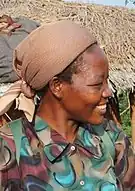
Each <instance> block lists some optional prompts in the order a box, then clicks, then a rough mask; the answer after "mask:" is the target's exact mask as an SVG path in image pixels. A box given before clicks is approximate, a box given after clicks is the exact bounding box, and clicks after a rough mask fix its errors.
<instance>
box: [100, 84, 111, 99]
mask: <svg viewBox="0 0 135 191" xmlns="http://www.w3.org/2000/svg"><path fill="white" fill-rule="evenodd" d="M102 96H103V97H104V98H109V97H111V96H112V90H111V88H110V87H109V85H108V83H106V85H105V88H104V90H103V93H102Z"/></svg>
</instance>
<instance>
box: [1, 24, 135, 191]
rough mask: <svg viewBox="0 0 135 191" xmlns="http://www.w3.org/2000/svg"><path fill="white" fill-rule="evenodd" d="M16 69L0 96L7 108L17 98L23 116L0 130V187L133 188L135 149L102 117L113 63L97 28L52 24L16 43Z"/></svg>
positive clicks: (88, 190)
mask: <svg viewBox="0 0 135 191" xmlns="http://www.w3.org/2000/svg"><path fill="white" fill-rule="evenodd" d="M14 68H15V70H16V72H17V74H18V76H19V77H20V79H21V81H19V82H17V83H15V85H14V86H13V87H11V89H10V90H9V92H7V94H6V95H5V97H3V98H2V99H1V100H0V105H1V114H2V113H4V112H6V111H7V110H8V109H9V108H10V106H11V105H12V102H13V101H14V100H15V98H16V102H17V105H18V108H19V109H21V110H23V111H24V113H25V116H24V117H23V118H22V119H18V120H15V121H13V122H11V123H9V124H8V126H5V127H2V128H1V129H0V130H1V147H0V148H1V153H0V154H1V156H0V157H1V160H0V167H1V170H0V180H1V184H0V190H1V191H3V190H16V191H17V190H25V191H28V190H29V191H31V190H32V191H45V190H46V191H52V190H53V191H63V190H64V191H66V190H76V191H79V190H85V191H91V190H92V191H98V190H99V191H102V190H103V191H109V190H111V191H113V190H115V191H116V190H117V191H118V190H123V188H122V187H123V185H126V186H128V184H130V185H129V186H130V187H131V186H132V185H133V182H132V175H133V173H134V169H132V168H133V167H134V157H133V154H132V149H131V146H130V144H129V141H128V139H127V137H126V136H125V135H124V134H123V132H121V130H120V129H118V128H117V127H116V126H115V124H113V122H112V121H109V122H108V121H106V120H105V119H104V114H105V113H106V104H107V100H108V98H109V97H110V96H111V91H110V89H109V87H108V82H107V80H108V61H107V58H106V56H105V54H104V53H103V51H102V50H101V49H100V47H99V45H98V43H97V41H96V39H95V38H94V37H93V36H92V34H90V33H89V31H88V30H87V29H85V28H83V27H81V26H80V25H78V24H75V23H73V22H71V21H59V22H56V23H51V24H46V25H44V26H42V27H40V28H39V29H37V30H35V31H34V32H33V33H32V34H30V35H29V36H28V37H27V38H26V39H25V40H24V41H23V42H22V43H21V44H20V45H19V46H18V47H17V48H16V50H15V53H14ZM35 95H38V97H40V103H39V105H37V106H36V109H35V106H34V102H33V99H34V97H35ZM5 99H6V102H5ZM128 154H129V155H128ZM129 161H130V163H128V162H129Z"/></svg>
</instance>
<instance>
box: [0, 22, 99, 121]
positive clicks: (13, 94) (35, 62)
mask: <svg viewBox="0 0 135 191" xmlns="http://www.w3.org/2000/svg"><path fill="white" fill-rule="evenodd" d="M94 43H96V39H95V37H93V35H92V34H91V33H90V32H89V31H88V29H86V28H84V27H82V26H80V25H79V24H76V23H74V22H72V21H68V20H65V21H57V22H55V23H49V24H45V25H43V26H41V27H39V28H37V29H36V30H34V31H33V32H32V33H31V34H30V35H28V36H27V37H26V38H25V39H24V40H23V41H22V42H21V43H20V44H19V45H18V46H17V48H16V49H15V50H14V56H13V58H14V59H13V67H14V69H15V71H16V72H17V74H18V76H19V77H20V81H18V82H16V83H14V84H13V86H11V87H10V89H9V90H8V92H6V94H5V95H4V96H3V97H1V98H0V115H2V114H4V112H7V111H8V109H9V108H10V107H11V105H12V103H13V101H14V100H16V103H17V108H18V109H20V110H23V111H24V113H25V115H26V117H27V118H28V120H29V121H31V120H32V118H33V114H34V109H35V106H34V95H35V91H37V90H40V89H42V88H43V87H45V86H46V85H47V84H48V82H49V81H50V79H51V78H52V77H54V76H55V75H57V74H59V73H61V72H62V71H63V70H64V69H65V68H66V67H67V66H69V65H70V64H71V63H72V62H73V61H74V60H75V59H76V58H77V56H79V55H80V54H81V53H82V52H83V51H84V50H85V49H86V48H88V47H89V46H91V45H92V44H94Z"/></svg>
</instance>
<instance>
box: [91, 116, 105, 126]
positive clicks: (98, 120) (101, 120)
mask: <svg viewBox="0 0 135 191" xmlns="http://www.w3.org/2000/svg"><path fill="white" fill-rule="evenodd" d="M104 119H105V118H104V116H103V117H99V118H97V119H95V120H89V121H88V123H90V124H91V125H101V124H102V123H103V122H104Z"/></svg>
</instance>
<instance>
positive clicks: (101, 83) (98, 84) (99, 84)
mask: <svg viewBox="0 0 135 191" xmlns="http://www.w3.org/2000/svg"><path fill="white" fill-rule="evenodd" d="M101 85H103V82H100V83H97V84H89V85H87V86H101Z"/></svg>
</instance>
